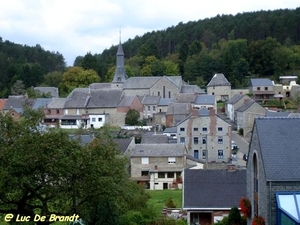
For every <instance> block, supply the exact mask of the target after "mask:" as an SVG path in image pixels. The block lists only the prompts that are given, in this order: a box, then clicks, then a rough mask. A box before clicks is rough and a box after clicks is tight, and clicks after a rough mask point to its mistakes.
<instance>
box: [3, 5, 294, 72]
mask: <svg viewBox="0 0 300 225" xmlns="http://www.w3.org/2000/svg"><path fill="white" fill-rule="evenodd" d="M299 3H300V2H299V0H272V1H271V0H240V1H238V0H227V1H224V0H209V1H203V0H183V1H181V0H85V1H78V0H0V6H1V7H0V37H2V39H3V40H9V41H11V42H15V43H18V44H24V45H25V44H26V45H29V46H35V45H36V44H40V45H41V46H42V47H43V48H44V49H45V50H49V51H55V52H56V51H58V52H60V53H61V54H62V55H63V56H64V57H65V60H66V62H67V65H69V66H71V65H73V62H74V60H75V58H76V56H79V55H81V56H84V55H85V54H86V53H87V52H91V53H92V54H95V53H102V51H103V50H104V49H108V48H110V47H111V46H112V45H117V44H118V42H119V30H120V29H121V37H122V42H125V41H127V40H128V39H129V38H131V39H133V38H134V37H135V36H137V35H138V36H142V35H143V34H145V33H147V32H151V31H153V30H154V31H156V30H163V29H166V28H168V27H171V26H173V25H174V26H176V25H177V24H178V23H180V22H183V23H186V22H188V21H198V20H201V19H204V18H211V17H215V16H216V15H218V14H220V15H222V14H232V15H235V14H237V13H243V12H253V11H259V10H275V9H286V8H289V9H296V8H297V7H299V6H300V4H299ZM125 54H126V53H125Z"/></svg>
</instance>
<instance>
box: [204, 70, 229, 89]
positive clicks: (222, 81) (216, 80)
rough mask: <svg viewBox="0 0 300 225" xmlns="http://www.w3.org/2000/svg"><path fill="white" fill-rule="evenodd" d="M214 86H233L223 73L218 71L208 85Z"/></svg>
mask: <svg viewBox="0 0 300 225" xmlns="http://www.w3.org/2000/svg"><path fill="white" fill-rule="evenodd" d="M212 86H231V84H230V82H229V81H228V80H227V79H226V77H225V76H224V74H223V73H216V74H215V75H214V76H213V78H212V79H211V80H210V81H209V83H208V84H207V87H212Z"/></svg>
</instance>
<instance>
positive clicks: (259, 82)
mask: <svg viewBox="0 0 300 225" xmlns="http://www.w3.org/2000/svg"><path fill="white" fill-rule="evenodd" d="M250 86H274V83H273V82H272V81H271V80H270V79H268V78H252V79H250Z"/></svg>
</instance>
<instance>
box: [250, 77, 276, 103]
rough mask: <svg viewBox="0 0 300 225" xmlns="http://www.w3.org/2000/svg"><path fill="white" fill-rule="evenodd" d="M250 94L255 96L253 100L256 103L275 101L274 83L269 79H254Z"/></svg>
mask: <svg viewBox="0 0 300 225" xmlns="http://www.w3.org/2000/svg"><path fill="white" fill-rule="evenodd" d="M249 92H250V93H252V94H253V99H255V100H256V101H264V100H268V99H273V98H274V95H275V87H274V82H273V81H271V80H270V79H268V78H252V79H250V86H249Z"/></svg>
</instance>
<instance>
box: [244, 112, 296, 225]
mask: <svg viewBox="0 0 300 225" xmlns="http://www.w3.org/2000/svg"><path fill="white" fill-rule="evenodd" d="M299 132H300V118H289V117H261V118H256V119H255V122H254V126H253V134H252V138H251V141H250V145H249V152H248V162H247V197H248V198H249V200H250V201H251V206H252V218H253V217H254V216H256V215H261V216H262V217H264V218H265V220H266V224H278V225H285V224H300V220H299V219H300V217H299V208H298V209H297V208H296V206H297V204H298V206H299V197H300V196H299V192H300V173H299V172H298V171H300V164H299V160H300V154H299V151H298V148H299V146H300V139H299ZM297 194H298V195H297ZM297 196H298V197H297ZM295 201H296V202H295ZM248 222H249V223H248V224H250V220H249V221H248Z"/></svg>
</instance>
